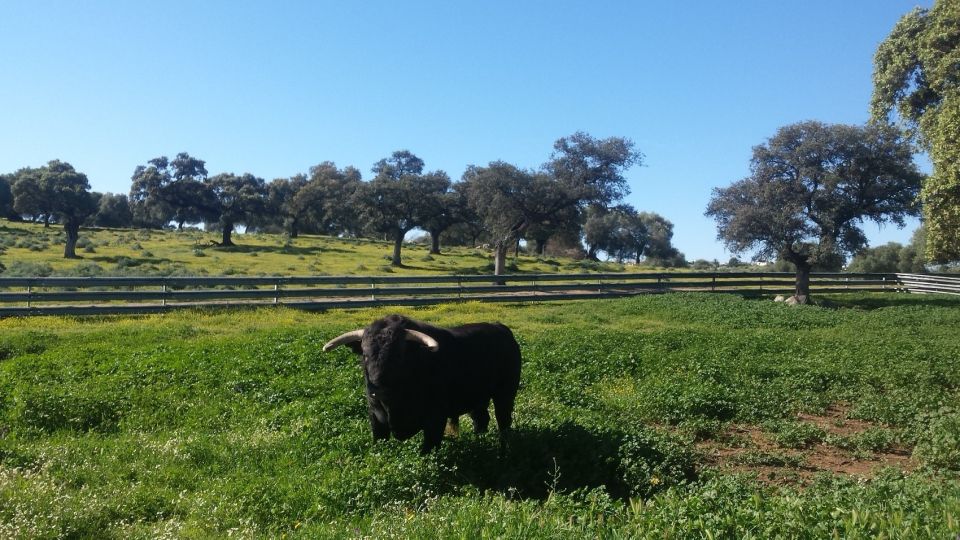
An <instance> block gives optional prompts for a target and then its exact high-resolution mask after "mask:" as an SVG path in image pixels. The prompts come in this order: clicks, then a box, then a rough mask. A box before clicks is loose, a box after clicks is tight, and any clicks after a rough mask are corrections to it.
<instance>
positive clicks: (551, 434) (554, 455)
mask: <svg viewBox="0 0 960 540" xmlns="http://www.w3.org/2000/svg"><path fill="white" fill-rule="evenodd" d="M622 439H623V437H622V435H620V434H617V433H595V432H591V431H588V430H586V429H584V428H583V427H581V426H578V425H576V424H572V423H564V424H561V425H559V426H555V427H549V428H544V427H528V426H520V427H518V428H515V429H514V430H513V431H512V432H511V433H510V435H509V436H508V443H507V450H506V453H505V454H504V455H502V456H501V455H500V451H499V442H498V438H497V434H496V433H492V434H488V435H482V436H477V435H474V434H464V435H461V436H460V438H459V439H456V440H450V439H447V441H446V442H444V446H445V447H446V448H445V449H444V452H443V453H444V460H445V461H447V462H448V463H447V464H448V465H451V466H455V467H456V472H457V478H456V480H454V482H453V483H454V484H461V485H472V486H475V487H477V488H479V489H480V490H493V491H499V492H502V493H504V494H507V495H509V496H519V497H524V498H533V499H545V498H546V497H547V496H548V495H549V494H550V492H551V491H572V490H576V489H581V488H587V489H591V488H596V487H600V486H604V487H605V488H606V490H607V492H608V493H609V494H610V495H611V496H613V497H617V498H625V497H627V496H628V495H629V489H628V487H627V486H626V485H625V483H624V481H623V479H622V475H621V474H620V471H619V463H620V460H619V449H620V445H621V442H622Z"/></svg>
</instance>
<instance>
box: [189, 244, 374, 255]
mask: <svg viewBox="0 0 960 540" xmlns="http://www.w3.org/2000/svg"><path fill="white" fill-rule="evenodd" d="M202 247H203V248H204V249H212V250H214V251H218V252H222V253H280V254H282V255H322V254H324V253H355V252H354V251H352V250H349V249H342V248H335V247H329V246H314V247H298V246H244V245H234V246H202Z"/></svg>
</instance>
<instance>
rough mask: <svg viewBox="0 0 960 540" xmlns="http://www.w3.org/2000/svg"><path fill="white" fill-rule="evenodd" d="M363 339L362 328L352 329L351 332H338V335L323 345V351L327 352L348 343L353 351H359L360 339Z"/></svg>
mask: <svg viewBox="0 0 960 540" xmlns="http://www.w3.org/2000/svg"><path fill="white" fill-rule="evenodd" d="M361 339H363V330H354V331H352V332H347V333H346V334H340V335H339V336H337V337H335V338H333V339H331V340H330V341H328V342H327V344H326V345H324V346H323V352H327V351H330V350H333V349H336V348H337V347H339V346H341V345H348V346H349V347H350V348H351V349H353V352H355V353H357V354H359V353H360V340H361Z"/></svg>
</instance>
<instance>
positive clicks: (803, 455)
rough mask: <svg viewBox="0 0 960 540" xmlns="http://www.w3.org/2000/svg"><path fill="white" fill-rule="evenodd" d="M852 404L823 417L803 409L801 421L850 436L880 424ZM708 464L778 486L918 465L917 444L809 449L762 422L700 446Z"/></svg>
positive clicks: (867, 475) (732, 427)
mask: <svg viewBox="0 0 960 540" xmlns="http://www.w3.org/2000/svg"><path fill="white" fill-rule="evenodd" d="M849 412H850V406H849V405H848V404H845V403H838V404H834V405H831V406H830V407H829V408H828V409H827V410H826V411H825V412H824V413H823V414H822V415H816V414H808V413H801V414H798V415H797V417H796V418H797V420H798V421H800V422H804V423H808V424H813V425H815V426H818V427H820V428H821V429H823V430H824V431H826V432H827V434H829V435H835V436H843V437H849V436H853V435H858V434H860V433H863V432H864V431H866V430H868V429H870V428H874V427H880V426H878V425H877V424H874V423H872V422H866V421H863V420H858V419H854V418H850V417H849ZM697 448H698V449H699V450H700V451H701V452H702V453H703V454H704V455H705V456H706V459H707V463H708V464H709V465H711V466H713V467H716V468H718V469H720V470H723V471H728V472H748V473H755V474H756V475H757V478H758V479H759V480H760V481H762V482H765V483H768V484H774V485H801V486H802V485H806V484H809V483H810V482H811V481H812V479H813V477H814V476H816V475H817V474H821V473H832V474H836V475H844V476H851V477H856V478H867V479H868V478H872V477H873V476H875V475H876V474H877V472H878V471H879V470H880V469H883V468H886V467H895V468H897V469H900V470H903V471H911V470H913V469H914V468H915V467H916V463H915V462H914V461H913V460H912V459H911V453H912V449H911V448H905V447H896V446H894V447H893V448H891V449H889V450H887V451H884V452H863V451H860V452H857V451H853V450H847V449H843V448H839V447H837V446H832V445H829V444H825V443H823V442H820V443H817V444H814V445H812V446H811V447H809V448H805V449H793V448H787V447H783V446H780V445H779V444H777V442H776V441H775V440H773V438H772V436H771V435H770V434H768V433H765V432H764V431H763V429H761V428H760V427H758V426H754V425H748V424H732V425H730V426H728V428H727V430H726V431H725V432H724V433H722V434H721V435H720V436H718V437H716V438H715V439H708V440H705V441H702V442H700V443H698V444H697Z"/></svg>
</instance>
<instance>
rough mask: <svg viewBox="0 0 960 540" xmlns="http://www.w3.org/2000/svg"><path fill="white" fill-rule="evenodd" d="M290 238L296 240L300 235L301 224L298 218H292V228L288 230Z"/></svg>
mask: <svg viewBox="0 0 960 540" xmlns="http://www.w3.org/2000/svg"><path fill="white" fill-rule="evenodd" d="M288 232H289V233H290V238H296V237H297V236H299V235H300V222H299V220H297V218H295V217H294V218H290V228H289V230H288Z"/></svg>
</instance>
